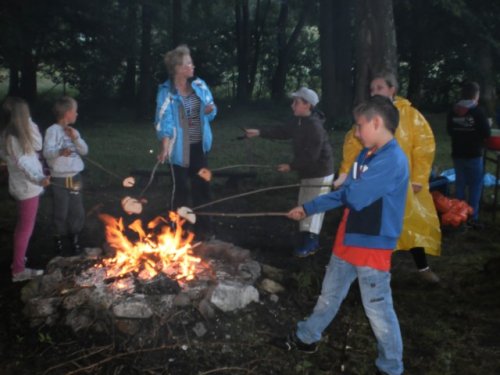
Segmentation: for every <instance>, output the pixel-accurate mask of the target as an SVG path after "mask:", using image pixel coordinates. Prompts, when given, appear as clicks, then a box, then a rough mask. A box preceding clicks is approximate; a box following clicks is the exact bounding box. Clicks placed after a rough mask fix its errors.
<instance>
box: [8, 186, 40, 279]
mask: <svg viewBox="0 0 500 375" xmlns="http://www.w3.org/2000/svg"><path fill="white" fill-rule="evenodd" d="M39 200H40V197H39V196H38V195H37V196H36V197H33V198H29V199H25V200H22V201H17V223H16V229H15V231H14V257H13V261H12V274H16V273H19V272H22V271H24V263H25V260H24V257H25V256H26V250H28V243H29V240H30V237H31V234H32V233H33V228H34V227H35V221H36V212H37V211H38V203H39Z"/></svg>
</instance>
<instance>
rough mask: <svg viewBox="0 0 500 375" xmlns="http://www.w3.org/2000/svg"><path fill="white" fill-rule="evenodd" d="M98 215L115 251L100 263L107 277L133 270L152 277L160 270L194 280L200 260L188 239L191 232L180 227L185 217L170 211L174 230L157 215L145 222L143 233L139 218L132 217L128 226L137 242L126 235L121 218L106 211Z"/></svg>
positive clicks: (178, 278)
mask: <svg viewBox="0 0 500 375" xmlns="http://www.w3.org/2000/svg"><path fill="white" fill-rule="evenodd" d="M99 217H100V219H101V220H102V221H103V222H104V223H105V224H106V240H107V242H108V244H109V245H110V246H111V247H113V248H114V249H115V251H116V254H115V256H114V257H113V258H106V259H104V260H103V262H102V266H104V267H105V268H106V276H107V278H110V277H120V276H124V275H126V274H128V273H130V272H133V273H135V274H136V275H137V277H138V278H139V279H141V280H149V279H152V278H153V277H155V276H156V275H158V274H159V273H163V274H165V275H167V276H168V277H170V278H175V279H177V280H183V281H189V280H192V279H194V277H195V275H196V266H197V264H199V263H200V262H201V259H200V258H198V257H196V256H193V253H192V249H193V247H192V246H191V242H192V240H193V237H194V235H193V234H192V233H190V232H188V233H187V234H186V233H185V232H184V231H183V230H182V225H183V224H184V222H185V220H182V219H181V218H180V217H179V215H177V214H176V213H175V212H170V213H169V218H170V220H171V221H172V222H173V223H174V224H175V225H174V228H175V229H172V228H171V227H170V226H169V225H167V224H168V222H167V220H166V219H164V218H162V217H157V218H155V219H153V220H152V221H150V222H149V223H148V224H147V229H148V232H146V231H145V230H144V228H143V227H142V222H141V220H139V219H137V220H135V221H134V222H133V223H132V224H130V225H129V226H128V228H129V229H130V230H132V231H134V232H135V233H136V234H137V235H138V236H139V239H138V240H137V241H136V242H132V241H131V240H129V239H128V238H127V236H126V235H125V233H124V229H125V228H124V224H123V219H122V218H120V219H116V218H114V217H112V216H110V215H107V214H101V215H99Z"/></svg>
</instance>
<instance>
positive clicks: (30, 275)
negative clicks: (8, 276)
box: [12, 268, 43, 283]
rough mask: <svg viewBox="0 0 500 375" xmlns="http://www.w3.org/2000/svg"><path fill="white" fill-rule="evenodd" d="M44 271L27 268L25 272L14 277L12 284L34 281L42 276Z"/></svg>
mask: <svg viewBox="0 0 500 375" xmlns="http://www.w3.org/2000/svg"><path fill="white" fill-rule="evenodd" d="M42 275H43V270H35V269H33V268H25V269H24V271H21V272H18V273H16V274H14V275H12V282H13V283H17V282H19V281H26V280H31V279H34V278H35V277H37V276H42Z"/></svg>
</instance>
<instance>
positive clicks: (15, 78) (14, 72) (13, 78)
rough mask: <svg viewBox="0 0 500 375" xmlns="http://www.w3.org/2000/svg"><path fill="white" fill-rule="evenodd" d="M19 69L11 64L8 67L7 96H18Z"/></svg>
mask: <svg viewBox="0 0 500 375" xmlns="http://www.w3.org/2000/svg"><path fill="white" fill-rule="evenodd" d="M19 85H20V79H19V68H18V67H17V66H14V65H13V64H12V65H10V66H9V91H8V95H9V96H19V94H20V88H19Z"/></svg>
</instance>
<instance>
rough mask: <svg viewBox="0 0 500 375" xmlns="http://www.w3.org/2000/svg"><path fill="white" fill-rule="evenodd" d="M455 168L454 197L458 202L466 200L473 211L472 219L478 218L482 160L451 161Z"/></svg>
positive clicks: (482, 173) (482, 172) (481, 187)
mask: <svg viewBox="0 0 500 375" xmlns="http://www.w3.org/2000/svg"><path fill="white" fill-rule="evenodd" d="M453 166H454V168H455V176H456V179H455V197H456V198H457V199H460V200H465V199H466V190H468V194H467V197H468V198H467V203H469V205H470V206H471V207H472V208H473V209H474V214H473V216H472V218H473V219H474V220H477V219H478V218H479V204H480V202H481V193H482V190H483V178H484V177H483V175H484V166H483V158H482V157H479V158H473V159H458V158H454V159H453Z"/></svg>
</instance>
